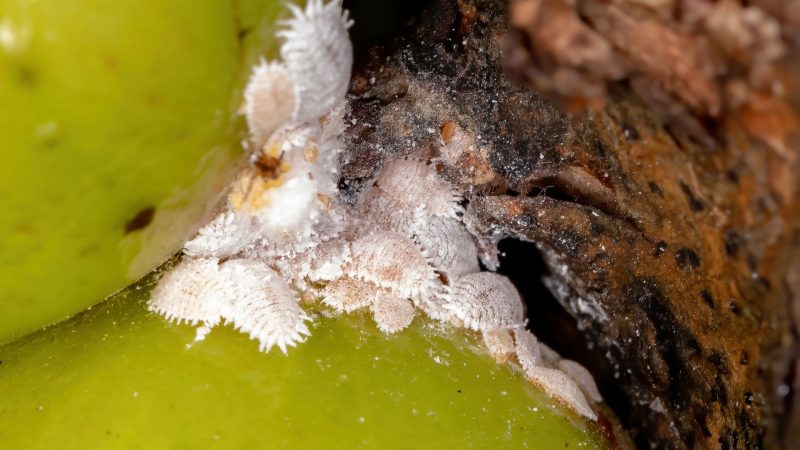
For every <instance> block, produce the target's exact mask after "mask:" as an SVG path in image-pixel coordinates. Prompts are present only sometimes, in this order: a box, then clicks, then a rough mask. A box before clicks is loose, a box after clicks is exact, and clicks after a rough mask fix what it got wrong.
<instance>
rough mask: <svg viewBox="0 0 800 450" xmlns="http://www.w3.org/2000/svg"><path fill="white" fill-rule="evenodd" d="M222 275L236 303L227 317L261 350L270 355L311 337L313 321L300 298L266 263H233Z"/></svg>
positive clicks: (225, 268) (234, 261)
mask: <svg viewBox="0 0 800 450" xmlns="http://www.w3.org/2000/svg"><path fill="white" fill-rule="evenodd" d="M220 272H221V273H222V274H223V275H225V277H227V279H228V280H230V289H231V296H232V298H233V299H234V300H233V302H232V304H231V305H230V306H229V310H228V311H227V312H225V313H224V314H223V315H224V317H225V318H226V319H228V320H230V321H231V322H232V323H233V326H234V327H235V328H236V329H238V330H240V331H242V332H244V333H247V334H249V335H250V338H251V339H257V340H258V342H259V349H260V350H261V351H263V352H269V350H270V349H271V348H272V347H273V346H276V345H277V346H278V348H280V349H281V351H282V352H283V353H284V354H285V353H286V348H287V347H289V346H294V345H295V344H296V343H298V342H302V341H303V340H304V339H305V336H308V335H309V334H310V333H309V331H308V327H307V326H306V323H305V322H306V321H309V320H311V319H310V318H309V317H308V315H306V313H305V312H304V311H303V310H302V309H301V308H300V305H299V298H298V297H297V294H296V293H295V292H294V291H293V290H292V289H291V288H290V287H289V285H288V284H287V283H286V281H285V280H284V279H283V278H281V277H280V276H279V275H278V274H277V273H275V272H274V271H272V270H271V269H270V268H269V267H267V266H266V265H264V264H263V263H261V262H259V261H255V260H247V259H232V260H229V261H227V262H225V263H223V264H222V266H221V267H220Z"/></svg>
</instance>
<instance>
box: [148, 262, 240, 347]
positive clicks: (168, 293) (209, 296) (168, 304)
mask: <svg viewBox="0 0 800 450" xmlns="http://www.w3.org/2000/svg"><path fill="white" fill-rule="evenodd" d="M150 296H151V300H150V302H149V303H148V309H150V310H151V311H154V312H157V313H159V314H161V315H162V316H164V317H166V318H167V320H172V321H176V322H178V323H182V322H187V323H190V324H192V325H195V324H197V323H198V322H201V323H202V324H203V325H202V326H201V327H200V328H199V329H198V331H197V338H196V340H198V341H199V340H203V338H204V337H205V336H206V334H207V333H208V332H209V331H210V330H211V328H213V327H214V326H216V325H217V324H219V322H220V319H221V318H222V311H221V308H220V305H221V304H224V303H225V302H226V301H228V299H229V298H230V296H231V292H230V290H229V289H228V280H227V279H226V278H225V277H223V276H220V274H219V261H218V260H217V259H216V258H199V259H186V260H184V261H181V262H180V263H179V264H178V265H177V266H176V267H173V268H172V270H170V271H169V272H167V273H166V274H165V275H164V277H163V278H162V279H161V281H160V282H159V284H158V286H156V287H155V288H153V291H152V292H151V293H150Z"/></svg>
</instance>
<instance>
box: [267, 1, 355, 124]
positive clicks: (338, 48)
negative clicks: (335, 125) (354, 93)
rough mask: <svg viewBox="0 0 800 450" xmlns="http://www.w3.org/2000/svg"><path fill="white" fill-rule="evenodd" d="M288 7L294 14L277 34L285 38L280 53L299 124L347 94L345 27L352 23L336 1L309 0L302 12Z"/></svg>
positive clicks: (349, 53) (348, 62)
mask: <svg viewBox="0 0 800 450" xmlns="http://www.w3.org/2000/svg"><path fill="white" fill-rule="evenodd" d="M289 8H291V10H292V12H293V13H294V17H292V18H291V19H289V20H287V21H286V22H285V23H286V25H287V27H286V29H285V30H282V31H280V32H278V35H279V36H281V37H284V38H285V39H286V42H285V43H284V44H283V45H282V46H281V51H280V53H281V58H282V59H283V62H284V64H286V67H287V68H288V70H289V73H291V75H292V79H293V80H294V83H295V91H296V93H297V98H298V101H297V102H296V104H295V109H294V113H293V119H294V122H296V123H301V122H306V121H310V120H315V119H317V118H319V117H322V116H324V115H325V114H327V113H328V112H330V111H331V110H332V109H333V108H334V107H335V106H336V103H337V101H338V99H341V98H344V96H345V94H347V88H348V85H349V83H350V70H351V67H352V65H353V47H352V45H351V44H350V37H349V36H348V34H347V29H348V28H350V26H351V25H352V24H353V22H352V21H351V20H350V19H349V17H348V14H347V12H346V11H344V12H343V11H342V9H341V7H340V6H339V4H338V3H337V2H331V3H328V4H327V5H324V4H323V3H322V1H321V0H309V1H308V3H307V4H306V9H305V11H303V10H302V9H300V8H299V7H297V6H295V5H291V4H290V5H289Z"/></svg>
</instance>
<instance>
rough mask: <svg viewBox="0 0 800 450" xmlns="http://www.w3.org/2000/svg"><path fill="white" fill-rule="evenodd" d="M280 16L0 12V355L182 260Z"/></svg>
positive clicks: (232, 158)
mask: <svg viewBox="0 0 800 450" xmlns="http://www.w3.org/2000/svg"><path fill="white" fill-rule="evenodd" d="M283 10H284V7H283V5H282V2H280V1H277V0H239V1H234V2H231V1H228V0H206V1H202V2H197V1H193V0H150V1H137V2H130V1H111V2H109V1H98V0H48V1H29V0H0V11H2V13H1V14H0V99H2V102H0V205H3V213H2V214H0V236H2V237H1V238H0V342H3V341H7V340H9V339H10V338H12V337H16V336H20V335H22V334H24V333H25V332H29V331H33V330H35V329H38V328H40V327H41V326H43V325H46V324H49V323H54V322H56V321H58V320H61V319H63V318H64V317H67V316H68V315H70V314H74V313H76V312H78V311H80V310H82V309H84V308H85V307H87V306H89V305H91V304H92V303H93V302H95V301H97V300H98V299H100V298H103V297H104V296H106V295H108V294H109V293H111V292H113V291H115V290H118V289H120V288H122V287H124V286H126V285H127V284H129V283H130V282H131V281H133V280H135V279H137V278H139V277H141V276H142V275H144V274H146V273H147V272H149V271H150V270H151V269H152V268H153V267H155V266H156V265H158V263H160V262H161V261H163V260H164V259H165V258H166V257H167V256H168V255H170V254H172V253H174V251H175V250H176V249H177V248H179V246H180V244H181V243H182V242H183V241H184V240H185V238H186V237H187V234H188V233H191V231H192V230H193V229H194V228H195V227H196V224H197V222H198V221H200V220H201V219H202V217H203V216H204V215H205V214H206V213H207V212H208V209H209V207H210V205H211V204H212V203H213V202H212V200H213V199H214V198H215V196H216V195H218V193H219V191H220V190H221V188H222V186H224V184H225V181H226V179H227V178H228V176H229V174H230V171H231V169H232V167H233V166H234V164H235V163H236V161H237V160H238V158H239V157H240V155H241V149H240V145H239V142H240V140H241V139H242V137H243V136H244V134H243V126H242V121H241V119H240V118H238V117H237V114H236V111H237V109H238V107H239V104H240V101H241V87H242V85H243V82H244V80H245V79H246V78H247V76H248V75H249V70H250V67H251V65H252V63H253V62H254V61H255V60H256V56H257V55H258V54H259V53H263V52H264V51H266V50H269V51H270V52H272V53H274V52H275V48H274V47H275V45H274V44H275V43H274V38H273V36H274V28H275V17H276V16H277V15H278V14H279V13H281V12H282V11H283ZM151 218H152V223H150V224H149V226H146V225H147V223H148V221H149V219H151ZM140 227H143V228H141V229H139V228H140Z"/></svg>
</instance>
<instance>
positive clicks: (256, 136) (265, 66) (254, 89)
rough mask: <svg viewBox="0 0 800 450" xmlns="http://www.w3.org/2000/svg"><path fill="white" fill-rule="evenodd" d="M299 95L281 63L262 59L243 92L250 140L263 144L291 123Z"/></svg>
mask: <svg viewBox="0 0 800 450" xmlns="http://www.w3.org/2000/svg"><path fill="white" fill-rule="evenodd" d="M296 103H297V100H296V93H295V88H294V83H293V82H292V75H291V74H290V73H289V70H288V69H287V68H286V66H284V65H283V64H280V63H275V62H269V63H268V62H266V61H264V60H261V61H260V62H259V64H258V65H256V66H255V67H253V74H252V75H251V76H250V80H249V81H248V83H247V87H246V88H245V90H244V108H243V110H244V115H245V118H246V119H247V128H248V129H249V130H250V137H251V139H252V141H253V142H254V143H255V144H256V145H262V144H263V143H264V142H265V141H266V140H267V138H269V136H270V135H271V134H272V133H273V132H274V131H275V130H277V129H278V128H280V127H281V126H283V125H284V124H285V123H287V122H289V121H290V120H292V114H293V113H294V110H295V104H296Z"/></svg>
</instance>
